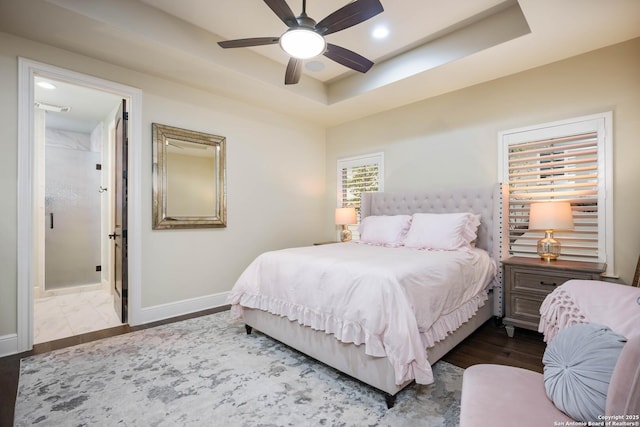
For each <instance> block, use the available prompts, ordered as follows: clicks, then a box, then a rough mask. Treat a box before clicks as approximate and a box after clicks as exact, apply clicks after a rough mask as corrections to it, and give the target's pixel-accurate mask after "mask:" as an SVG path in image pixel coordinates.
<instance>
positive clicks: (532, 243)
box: [501, 116, 612, 264]
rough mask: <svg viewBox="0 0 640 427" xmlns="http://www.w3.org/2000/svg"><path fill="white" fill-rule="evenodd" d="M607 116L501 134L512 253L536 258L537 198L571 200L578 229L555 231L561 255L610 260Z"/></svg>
mask: <svg viewBox="0 0 640 427" xmlns="http://www.w3.org/2000/svg"><path fill="white" fill-rule="evenodd" d="M605 131H606V127H605V121H604V117H600V116H597V117H593V116H591V117H589V118H581V119H574V120H573V121H567V122H562V123H559V124H549V125H541V126H538V127H534V128H527V129H524V130H515V131H507V132H505V133H503V134H501V139H502V143H503V146H502V147H501V148H502V150H503V162H504V164H503V171H502V178H503V180H504V182H506V183H507V185H508V190H509V197H508V199H507V204H508V209H506V210H505V212H506V213H507V214H508V240H509V253H510V254H511V255H517V256H531V257H536V256H537V253H536V245H537V241H538V240H539V239H541V238H542V237H544V236H543V235H544V232H543V231H533V230H531V231H530V230H528V226H529V206H530V205H531V203H533V202H540V201H550V200H563V201H569V202H570V203H571V209H572V214H573V222H574V229H573V230H571V231H566V230H560V231H554V235H555V238H556V239H557V240H558V241H559V242H560V243H561V245H562V253H561V257H562V259H567V260H576V261H593V262H609V263H611V264H612V254H609V256H607V252H608V248H607V238H606V237H607V226H606V225H607V218H608V216H610V215H609V213H608V212H607V206H608V205H610V203H608V201H607V191H606V188H607V185H610V184H608V181H609V182H610V179H608V178H607V174H608V173H609V174H610V172H607V171H606V169H607V168H606V167H605V166H606V159H607V157H610V156H607V153H606V150H605V141H606V138H605V135H606V132H605Z"/></svg>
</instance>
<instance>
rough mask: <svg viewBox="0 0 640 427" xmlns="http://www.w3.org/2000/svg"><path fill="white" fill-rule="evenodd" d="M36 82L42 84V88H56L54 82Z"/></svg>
mask: <svg viewBox="0 0 640 427" xmlns="http://www.w3.org/2000/svg"><path fill="white" fill-rule="evenodd" d="M36 84H37V85H38V86H40V87H41V88H43V89H49V90H51V89H55V88H56V87H55V85H54V84H52V83H49V82H45V81H42V82H38V83H36Z"/></svg>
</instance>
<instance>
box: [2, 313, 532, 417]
mask: <svg viewBox="0 0 640 427" xmlns="http://www.w3.org/2000/svg"><path fill="white" fill-rule="evenodd" d="M225 309H228V307H221V308H217V309H211V310H206V311H202V312H198V313H194V314H190V315H185V316H180V317H177V318H172V319H167V320H164V321H161V322H155V323H150V324H147V325H143V326H140V327H129V326H128V325H123V326H118V327H115V328H110V329H105V330H102V331H97V332H91V333H88V334H83V335H78V336H75V337H70V338H64V339H61V340H57V341H51V342H48V343H42V344H37V345H34V347H33V350H32V351H28V352H25V353H20V354H16V355H12V356H6V357H2V358H0V427H9V426H13V411H14V407H15V400H16V393H17V389H18V378H19V376H20V359H22V358H23V357H28V356H31V355H35V354H42V353H46V352H48V351H52V350H57V349H60V348H65V347H70V346H73V345H77V344H82V343H85V342H90V341H95V340H99V339H102V338H107V337H111V336H115V335H121V334H126V333H128V332H132V331H135V330H140V329H146V328H151V327H154V326H158V325H161V324H166V323H171V322H176V321H180V320H185V319H189V318H192V317H198V316H203V315H206V314H212V313H216V312H220V311H223V310H225ZM544 349H545V344H544V342H543V341H542V335H541V334H538V333H536V332H532V331H526V330H522V329H517V330H516V335H515V337H514V338H508V337H507V334H506V332H505V330H504V327H502V326H499V325H496V322H495V321H494V320H489V321H487V322H486V323H485V324H484V325H483V326H481V327H480V328H479V329H478V330H477V331H476V332H474V333H473V334H472V335H471V336H469V337H468V338H467V339H466V340H464V341H463V342H462V343H460V344H459V345H458V346H457V347H455V348H454V349H453V350H451V351H450V352H449V353H448V354H447V355H446V356H445V357H444V358H443V360H446V361H447V362H449V363H451V364H453V365H456V366H459V367H461V368H468V367H469V366H471V365H476V364H479V363H496V364H500V365H510V366H518V367H521V368H526V369H530V370H533V371H537V372H542V355H543V353H544Z"/></svg>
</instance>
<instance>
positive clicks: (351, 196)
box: [337, 153, 384, 237]
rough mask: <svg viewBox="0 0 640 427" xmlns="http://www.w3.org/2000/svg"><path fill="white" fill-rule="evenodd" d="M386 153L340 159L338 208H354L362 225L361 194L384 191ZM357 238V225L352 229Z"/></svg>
mask: <svg viewBox="0 0 640 427" xmlns="http://www.w3.org/2000/svg"><path fill="white" fill-rule="evenodd" d="M383 176H384V153H374V154H367V155H363V156H357V157H348V158H344V159H338V179H337V182H338V206H337V207H342V208H347V207H354V208H356V212H357V214H358V223H360V194H362V193H364V192H367V191H383V186H384V185H383ZM350 228H351V229H352V230H351V231H352V232H354V237H356V233H355V232H356V228H357V227H356V225H355V224H354V225H353V226H351V227H350Z"/></svg>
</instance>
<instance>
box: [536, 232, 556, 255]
mask: <svg viewBox="0 0 640 427" xmlns="http://www.w3.org/2000/svg"><path fill="white" fill-rule="evenodd" d="M537 249H538V255H539V256H540V258H542V259H543V260H545V261H547V262H551V261H555V260H556V259H557V258H558V256H560V242H558V241H557V240H556V239H554V238H553V231H552V230H547V231H545V233H544V239H540V240H538V248H537Z"/></svg>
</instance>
